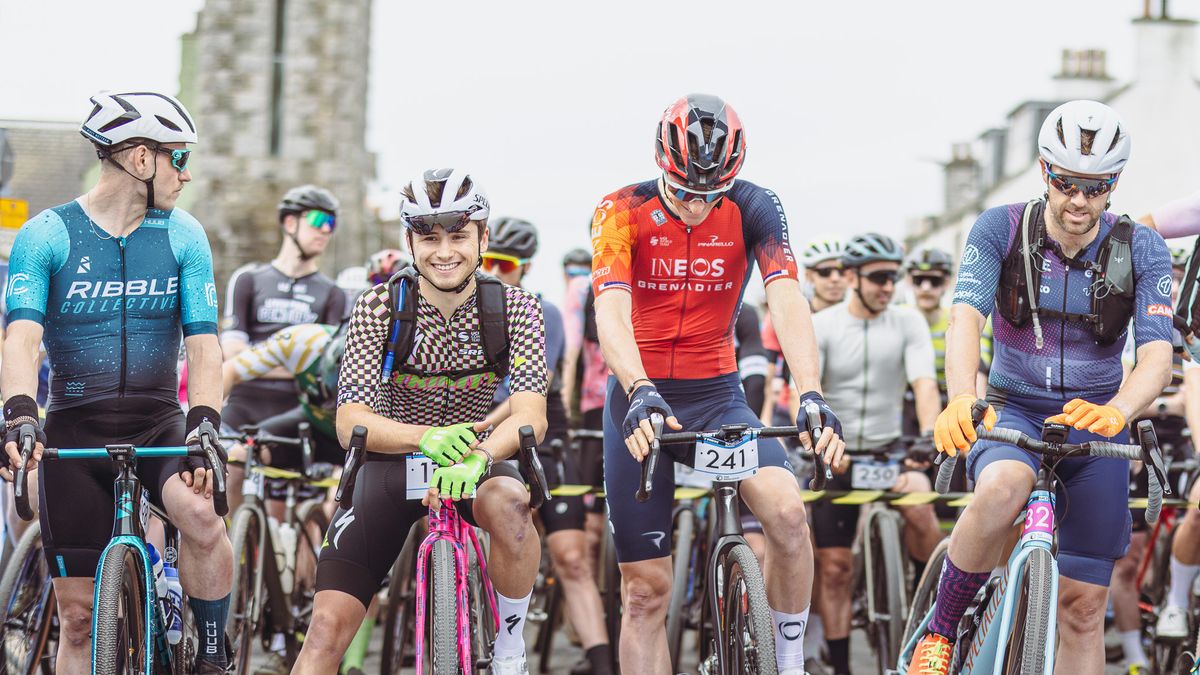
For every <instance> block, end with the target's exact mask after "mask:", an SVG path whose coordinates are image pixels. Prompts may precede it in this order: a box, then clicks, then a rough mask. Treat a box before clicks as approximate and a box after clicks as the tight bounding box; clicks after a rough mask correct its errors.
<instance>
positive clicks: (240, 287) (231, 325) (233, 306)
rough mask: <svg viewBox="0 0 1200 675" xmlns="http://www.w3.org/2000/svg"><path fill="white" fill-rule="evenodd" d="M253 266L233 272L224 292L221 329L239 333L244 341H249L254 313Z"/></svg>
mask: <svg viewBox="0 0 1200 675" xmlns="http://www.w3.org/2000/svg"><path fill="white" fill-rule="evenodd" d="M253 269H254V268H253V267H252V266H250V265H247V266H245V267H242V268H241V269H239V270H237V271H236V272H234V273H233V277H232V278H231V279H230V280H229V288H228V290H227V292H226V294H225V316H224V322H223V325H222V327H221V328H222V330H223V331H225V332H232V333H241V334H242V336H243V338H242V339H244V340H245V341H246V342H249V341H250V326H251V324H252V321H253V319H252V317H253V314H254V308H253V304H254V274H253Z"/></svg>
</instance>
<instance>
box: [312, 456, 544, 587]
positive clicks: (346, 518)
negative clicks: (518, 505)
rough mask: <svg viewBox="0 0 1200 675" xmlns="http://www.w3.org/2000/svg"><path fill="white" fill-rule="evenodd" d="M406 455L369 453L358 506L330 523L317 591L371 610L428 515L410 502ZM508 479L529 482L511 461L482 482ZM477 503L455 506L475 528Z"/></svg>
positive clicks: (357, 496)
mask: <svg viewBox="0 0 1200 675" xmlns="http://www.w3.org/2000/svg"><path fill="white" fill-rule="evenodd" d="M405 457H406V455H389V454H380V453H374V452H368V453H367V457H366V459H367V461H366V462H364V463H363V465H362V468H361V469H360V470H359V472H358V478H357V480H356V482H355V484H354V502H353V503H354V506H352V507H351V508H349V509H344V508H339V509H338V510H337V512H336V513H335V514H334V515H333V520H332V521H330V524H329V530H328V531H327V532H326V533H325V542H324V544H323V545H322V548H321V558H320V561H319V562H318V563H317V591H318V592H320V591H328V590H334V591H341V592H343V593H347V594H349V595H352V596H354V597H355V598H358V601H359V602H361V603H362V604H363V607H364V608H365V607H367V606H368V605H369V604H370V603H371V598H372V597H373V596H374V595H375V594H376V593H378V592H379V589H380V588H381V587H382V586H383V580H384V579H386V578H387V575H388V572H389V571H390V570H391V569H392V563H394V562H396V558H397V557H399V555H400V550H401V549H402V548H403V547H404V541H405V539H406V538H407V537H408V531H409V530H410V529H412V526H413V523H415V522H417V520H419V519H420V518H421V517H422V516H424V515H426V514H428V513H429V509H428V507H425V506H422V505H421V500H420V499H406V498H405V485H406V483H407V479H406V476H405V474H406V464H405ZM496 476H508V477H510V478H515V479H516V480H519V481H521V483H524V482H525V481H524V479H523V478H521V474H520V472H519V471H517V467H516V466H515V465H514V464H513V463H511V462H497V463H496V464H495V465H493V466H492V469H491V471H489V472H488V473H486V474H484V476H483V478H482V479H480V481H479V483H480V485H482V484H483V483H484V482H485V481H487V480H490V479H492V478H495V477H496ZM474 502H475V500H473V499H467V500H463V501H461V502H458V503H457V504H456V508H457V509H458V513H459V515H461V516H462V517H463V519H465V520H466V521H467V522H468V523H470V524H471V525H475V524H476V523H475V520H474V518H473V516H472V513H471V507H472V506H473V504H474Z"/></svg>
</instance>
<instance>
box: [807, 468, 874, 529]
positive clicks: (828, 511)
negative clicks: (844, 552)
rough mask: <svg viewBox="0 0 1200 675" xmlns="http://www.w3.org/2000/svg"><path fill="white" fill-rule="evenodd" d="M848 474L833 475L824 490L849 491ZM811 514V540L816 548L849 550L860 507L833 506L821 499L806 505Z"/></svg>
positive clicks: (849, 480) (849, 477) (831, 503)
mask: <svg viewBox="0 0 1200 675" xmlns="http://www.w3.org/2000/svg"><path fill="white" fill-rule="evenodd" d="M850 486H851V475H850V472H849V471H847V472H846V473H840V474H834V475H833V478H832V479H831V480H829V481H827V482H826V483H825V489H826V490H849V489H851V487H850ZM808 508H809V512H810V513H812V526H813V539H814V540H815V541H816V543H817V548H850V547H851V545H853V544H854V535H855V533H856V532H857V531H858V517H859V515H860V514H861V513H862V506H859V505H857V504H855V505H848V504H834V503H833V502H831V501H829V500H827V499H822V500H819V501H816V502H813V503H812V504H809V505H808Z"/></svg>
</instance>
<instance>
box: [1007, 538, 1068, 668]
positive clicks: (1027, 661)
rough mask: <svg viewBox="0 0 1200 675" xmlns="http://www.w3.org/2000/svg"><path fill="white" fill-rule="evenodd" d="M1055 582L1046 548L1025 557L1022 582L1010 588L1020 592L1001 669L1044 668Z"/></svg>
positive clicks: (1052, 561) (1052, 559)
mask: <svg viewBox="0 0 1200 675" xmlns="http://www.w3.org/2000/svg"><path fill="white" fill-rule="evenodd" d="M1053 585H1054V558H1053V557H1052V556H1051V555H1050V551H1047V550H1046V549H1042V548H1039V549H1035V550H1034V551H1033V552H1032V553H1030V554H1029V558H1028V559H1027V560H1026V561H1025V570H1024V573H1023V575H1022V578H1021V579H1020V583H1019V584H1018V585H1016V586H1014V587H1012V588H1011V592H1014V593H1019V594H1020V595H1019V597H1018V598H1017V607H1016V612H1014V614H1013V627H1012V632H1011V633H1010V634H1009V638H1008V647H1007V648H1006V649H1005V653H1004V667H1003V669H1002V670H1001V672H1003V673H1012V674H1013V675H1019V674H1021V673H1025V674H1032V675H1037V673H1041V672H1043V671H1044V670H1045V667H1046V650H1045V649H1044V647H1045V645H1046V643H1047V641H1048V640H1049V636H1050V611H1051V607H1052V605H1051V603H1055V602H1058V598H1056V597H1054V596H1053V595H1052V594H1051V592H1050V589H1051V587H1052V586H1053Z"/></svg>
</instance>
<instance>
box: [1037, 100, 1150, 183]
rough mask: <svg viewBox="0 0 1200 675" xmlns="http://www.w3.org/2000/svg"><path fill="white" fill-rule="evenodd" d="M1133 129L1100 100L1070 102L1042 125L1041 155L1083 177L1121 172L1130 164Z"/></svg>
mask: <svg viewBox="0 0 1200 675" xmlns="http://www.w3.org/2000/svg"><path fill="white" fill-rule="evenodd" d="M1129 149H1130V140H1129V130H1128V129H1127V128H1126V127H1125V123H1124V122H1123V121H1122V120H1121V117H1120V116H1119V115H1117V111H1115V110H1113V109H1112V108H1110V107H1108V106H1106V105H1104V104H1103V103H1100V102H1099V101H1086V100H1080V101H1068V102H1066V103H1064V104H1062V105H1060V106H1058V107H1057V108H1055V109H1054V111H1053V112H1051V113H1050V115H1049V116H1048V117H1047V118H1046V121H1045V122H1042V130H1041V132H1039V133H1038V153H1039V154H1040V155H1041V157H1042V159H1043V160H1044V161H1045V162H1046V163H1047V164H1051V165H1054V166H1057V167H1060V168H1062V169H1065V170H1067V171H1072V172H1074V173H1081V174H1093V175H1109V174H1115V173H1120V172H1121V169H1123V168H1125V163H1126V162H1128V161H1129Z"/></svg>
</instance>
